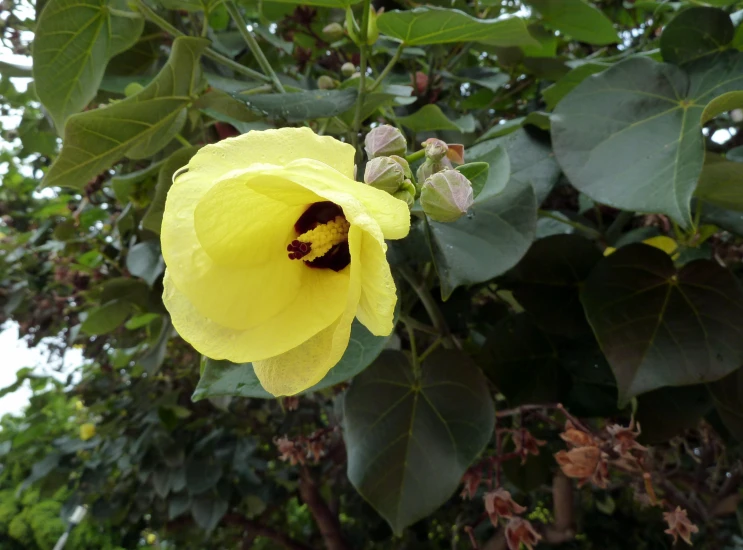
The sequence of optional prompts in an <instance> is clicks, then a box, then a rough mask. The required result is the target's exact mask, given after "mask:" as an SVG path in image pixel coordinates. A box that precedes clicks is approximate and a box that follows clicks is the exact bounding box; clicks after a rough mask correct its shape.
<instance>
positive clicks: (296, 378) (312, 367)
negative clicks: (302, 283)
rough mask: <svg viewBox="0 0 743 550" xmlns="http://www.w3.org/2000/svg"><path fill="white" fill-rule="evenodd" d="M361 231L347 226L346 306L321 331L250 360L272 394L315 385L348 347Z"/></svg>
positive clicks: (358, 279)
mask: <svg viewBox="0 0 743 550" xmlns="http://www.w3.org/2000/svg"><path fill="white" fill-rule="evenodd" d="M362 239H363V236H362V230H361V229H360V228H359V227H354V226H351V230H350V232H349V234H348V244H349V247H350V251H351V280H350V283H349V285H348V295H347V304H348V305H347V307H346V310H345V311H344V312H343V313H342V314H341V316H340V317H339V318H338V319H337V320H336V322H334V323H333V324H332V325H330V326H329V327H327V328H326V329H325V330H322V331H320V332H318V333H317V334H316V335H315V336H314V337H312V338H310V339H309V340H307V341H306V342H304V343H302V344H301V345H299V346H297V347H296V348H294V349H292V350H290V351H288V352H287V353H284V354H281V355H278V356H276V357H271V358H270V359H266V360H263V361H254V362H253V368H254V370H255V374H256V376H257V377H258V380H260V383H261V385H262V386H263V388H264V389H265V390H266V391H267V392H269V393H271V394H273V395H275V396H277V397H278V396H280V395H295V394H297V393H299V392H301V391H304V390H306V389H307V388H310V387H312V386H314V385H315V384H317V383H318V382H319V381H320V380H322V379H323V377H324V376H325V375H326V374H327V373H328V371H329V370H330V369H331V368H332V367H333V366H335V364H336V363H338V361H340V359H341V357H343V353H344V352H345V351H346V348H347V347H348V340H349V338H350V336H351V323H352V322H353V318H354V316H355V314H356V309H357V305H358V303H359V298H360V296H361V277H362V270H363V267H362V266H360V265H359V262H358V259H359V256H360V254H361V244H362Z"/></svg>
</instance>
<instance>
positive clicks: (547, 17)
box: [526, 0, 619, 46]
mask: <svg viewBox="0 0 743 550" xmlns="http://www.w3.org/2000/svg"><path fill="white" fill-rule="evenodd" d="M526 3H527V4H529V5H530V6H531V7H533V8H534V9H535V10H537V11H538V12H539V13H540V14H541V15H542V18H543V19H544V22H545V23H547V25H549V26H550V27H553V28H555V29H557V30H558V31H560V32H562V33H564V34H566V35H568V36H569V37H571V38H574V39H575V40H579V41H581V42H587V43H588V44H597V45H600V46H603V45H605V44H613V43H615V42H619V36H617V31H616V29H615V28H614V25H612V22H611V19H609V18H608V17H607V16H606V15H604V14H603V13H602V12H601V10H599V9H597V8H595V7H594V6H592V5H591V4H589V3H588V2H584V1H583V0H526Z"/></svg>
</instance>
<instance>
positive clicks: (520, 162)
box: [467, 128, 560, 204]
mask: <svg viewBox="0 0 743 550" xmlns="http://www.w3.org/2000/svg"><path fill="white" fill-rule="evenodd" d="M542 134H544V133H543V132H538V131H534V132H532V131H530V130H527V129H524V128H519V129H517V130H516V131H514V132H513V133H510V134H508V135H505V136H502V137H499V138H497V139H491V140H489V141H485V142H483V143H478V144H477V145H475V146H474V147H469V148H468V149H467V160H478V161H479V160H482V161H486V162H487V160H486V157H487V156H488V155H489V154H490V151H492V150H493V149H494V148H496V147H498V146H500V147H503V148H504V149H505V150H506V153H508V160H509V162H510V170H511V177H510V179H509V180H508V181H510V182H516V183H530V184H531V185H532V187H534V193H535V194H536V196H537V204H541V203H542V202H543V201H544V199H546V198H547V195H549V192H550V191H552V188H553V187H554V186H555V184H556V183H557V180H558V179H559V177H560V167H559V166H558V164H557V161H556V160H555V154H554V153H553V152H552V148H551V147H550V145H549V140H548V139H540V137H539V135H542ZM491 173H492V167H491Z"/></svg>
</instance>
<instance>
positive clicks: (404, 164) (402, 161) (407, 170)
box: [390, 155, 413, 179]
mask: <svg viewBox="0 0 743 550" xmlns="http://www.w3.org/2000/svg"><path fill="white" fill-rule="evenodd" d="M390 158H391V159H392V160H394V161H395V162H396V163H397V164H399V165H400V166H402V169H403V171H404V172H405V177H406V178H408V179H413V171H412V170H411V169H410V164H408V161H407V160H405V159H404V158H402V157H401V156H398V155H390Z"/></svg>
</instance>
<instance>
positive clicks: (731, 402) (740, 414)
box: [707, 369, 743, 441]
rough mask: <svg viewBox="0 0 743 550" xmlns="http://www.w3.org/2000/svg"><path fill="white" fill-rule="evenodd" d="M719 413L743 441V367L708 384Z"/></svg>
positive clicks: (732, 432) (733, 432) (726, 424)
mask: <svg viewBox="0 0 743 550" xmlns="http://www.w3.org/2000/svg"><path fill="white" fill-rule="evenodd" d="M707 388H708V389H709V392H710V394H711V395H712V400H713V401H714V403H715V408H716V409H717V413H718V414H719V415H720V418H722V421H723V423H724V424H725V427H726V428H727V429H728V430H730V433H731V434H733V437H735V438H736V439H738V440H739V441H743V369H738V370H737V371H735V372H734V373H732V374H730V375H728V376H726V377H725V378H723V379H722V380H719V381H717V382H713V383H712V384H708V385H707Z"/></svg>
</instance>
